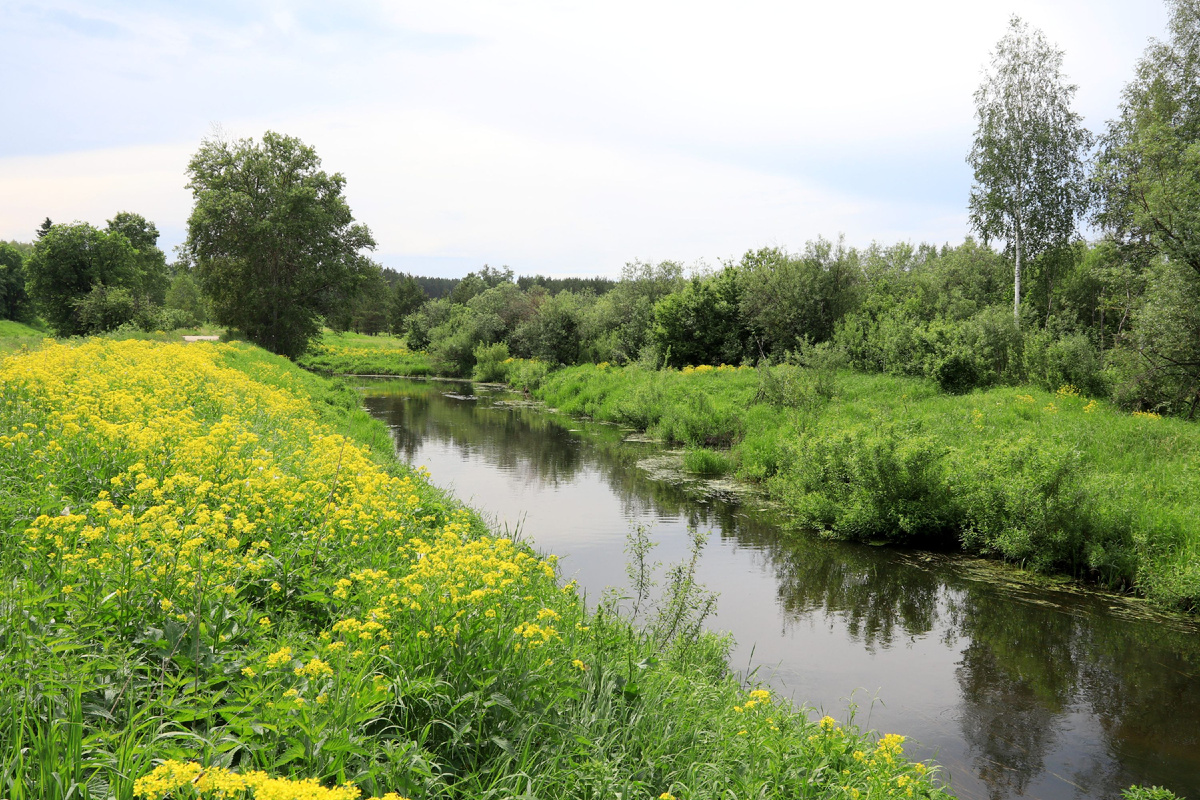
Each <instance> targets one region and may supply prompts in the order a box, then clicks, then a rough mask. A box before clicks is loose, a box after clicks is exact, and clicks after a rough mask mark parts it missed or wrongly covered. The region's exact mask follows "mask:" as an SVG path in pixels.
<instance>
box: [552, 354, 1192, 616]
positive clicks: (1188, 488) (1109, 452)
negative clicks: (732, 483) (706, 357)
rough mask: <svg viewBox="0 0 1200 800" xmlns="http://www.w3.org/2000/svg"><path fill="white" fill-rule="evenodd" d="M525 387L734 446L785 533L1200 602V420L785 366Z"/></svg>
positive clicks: (594, 370) (1176, 602)
mask: <svg viewBox="0 0 1200 800" xmlns="http://www.w3.org/2000/svg"><path fill="white" fill-rule="evenodd" d="M539 396H541V397H542V398H543V399H545V400H546V401H547V402H548V403H550V404H551V405H554V406H557V407H558V408H560V409H562V410H565V411H568V412H574V413H580V414H586V415H588V416H592V417H596V418H599V419H605V420H610V421H615V422H620V423H623V424H627V425H630V426H633V427H636V428H640V429H644V430H648V431H650V432H651V433H654V434H657V435H658V436H660V437H662V438H664V439H666V440H672V441H677V442H682V443H685V444H687V445H689V446H691V447H700V446H706V445H707V446H714V445H716V446H718V447H723V446H725V445H726V444H732V445H733V447H732V450H731V451H730V453H729V455H728V458H730V459H731V460H732V462H733V463H734V464H736V467H737V472H738V474H739V475H740V476H742V477H743V478H746V479H750V480H757V481H762V482H763V483H764V485H765V486H766V488H767V489H768V491H769V492H770V493H771V494H772V495H773V496H774V497H775V498H776V499H778V500H779V501H780V502H781V503H783V504H784V505H785V506H786V507H787V509H788V510H789V511H790V512H791V518H792V519H793V521H794V522H795V524H796V525H797V526H798V527H802V528H807V529H810V530H814V531H817V532H819V533H822V534H824V535H827V536H832V537H836V538H848V539H859V540H891V541H901V542H905V543H910V544H923V545H926V546H935V547H961V548H963V549H966V550H968V551H970V552H975V553H981V554H987V555H994V556H998V557H1001V558H1005V559H1007V560H1010V561H1013V562H1017V563H1021V564H1024V565H1026V566H1029V567H1031V568H1034V569H1039V570H1045V571H1058V572H1066V573H1068V574H1071V575H1074V576H1077V577H1080V578H1084V579H1087V580H1091V581H1094V582H1096V583H1099V584H1100V585H1103V586H1106V587H1110V588H1113V589H1118V590H1135V591H1138V592H1141V593H1143V594H1144V595H1146V596H1147V597H1149V598H1151V599H1153V600H1155V601H1156V602H1158V603H1160V604H1162V605H1165V606H1169V607H1173V608H1177V609H1180V610H1185V611H1192V612H1195V611H1197V610H1200V528H1197V526H1196V524H1195V520H1197V519H1200V472H1197V470H1196V468H1195V464H1196V461H1195V458H1196V456H1195V454H1196V453H1197V452H1200V429H1197V428H1196V426H1194V425H1190V424H1188V423H1186V422H1183V421H1180V420H1175V419H1165V418H1158V417H1156V416H1154V415H1152V414H1150V415H1148V414H1132V415H1131V414H1127V413H1123V412H1121V411H1119V410H1117V409H1116V408H1114V407H1113V406H1111V405H1109V404H1107V403H1103V402H1099V401H1094V400H1088V399H1086V398H1084V397H1081V396H1080V394H1079V393H1078V392H1077V391H1076V390H1075V389H1074V388H1073V387H1070V386H1063V387H1061V388H1060V389H1059V390H1058V391H1057V392H1047V391H1042V390H1038V389H1032V388H1028V387H1024V388H1012V387H1002V388H994V389H990V390H988V391H975V392H972V393H970V394H966V395H947V394H943V393H941V392H939V391H938V390H937V387H936V386H935V385H934V384H933V383H932V382H929V381H924V380H919V379H910V378H900V377H891V376H884V375H865V374H860V373H853V372H848V371H843V372H840V373H836V375H835V374H833V373H830V372H822V371H818V370H811V369H805V368H802V367H793V366H786V365H785V366H777V367H771V368H764V369H758V370H747V369H738V370H733V369H730V368H711V367H709V368H703V369H702V368H696V369H692V370H690V371H689V370H684V371H674V370H665V371H653V370H645V369H640V368H637V367H625V368H615V367H608V366H604V367H600V366H590V365H589V366H581V367H573V368H568V369H564V370H561V371H559V372H557V373H554V374H553V375H551V376H550V377H549V378H548V379H547V381H546V382H545V384H544V386H543V388H542V389H541V390H540V392H539ZM689 457H690V458H692V459H693V461H695V462H696V463H697V464H699V463H700V461H701V459H700V458H699V457H697V456H692V455H690V454H689Z"/></svg>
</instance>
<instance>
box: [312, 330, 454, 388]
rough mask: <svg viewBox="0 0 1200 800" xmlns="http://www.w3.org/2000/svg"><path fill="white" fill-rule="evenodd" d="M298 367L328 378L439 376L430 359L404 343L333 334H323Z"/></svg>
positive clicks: (355, 334) (390, 339)
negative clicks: (350, 376)
mask: <svg viewBox="0 0 1200 800" xmlns="http://www.w3.org/2000/svg"><path fill="white" fill-rule="evenodd" d="M296 364H297V365H299V366H301V367H303V368H304V369H308V370H312V371H314V372H320V373H322V374H325V375H346V374H355V375H395V376H406V377H421V376H423V375H433V374H435V373H436V370H435V369H434V365H433V364H432V362H431V361H430V360H429V356H428V355H426V354H425V353H421V352H415V351H412V350H409V349H408V347H407V346H406V345H405V344H404V340H403V339H399V338H396V337H394V336H387V335H379V336H364V335H362V334H357V333H333V332H332V331H326V332H325V333H324V334H322V336H321V338H320V340H319V341H317V342H314V343H313V345H312V348H311V349H310V350H309V351H308V352H307V353H304V354H303V355H301V356H300V357H299V358H297V359H296Z"/></svg>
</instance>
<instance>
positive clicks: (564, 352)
mask: <svg viewBox="0 0 1200 800" xmlns="http://www.w3.org/2000/svg"><path fill="white" fill-rule="evenodd" d="M512 343H513V352H515V353H517V354H518V355H520V356H523V357H526V358H535V359H537V360H539V361H544V362H546V363H549V364H574V363H576V362H577V361H578V360H579V355H580V298H579V297H578V296H576V295H574V294H572V293H571V292H559V293H558V294H556V295H554V296H553V297H546V298H542V299H541V301H540V303H539V304H538V306H537V309H536V311H534V312H533V313H532V314H530V316H529V317H528V318H527V319H526V320H525V321H524V322H522V323H521V324H520V325H519V326H518V327H517V328H516V330H515V331H514V332H513V335H512Z"/></svg>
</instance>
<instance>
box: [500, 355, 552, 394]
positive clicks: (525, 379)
mask: <svg viewBox="0 0 1200 800" xmlns="http://www.w3.org/2000/svg"><path fill="white" fill-rule="evenodd" d="M507 369H508V372H507V378H506V380H507V381H508V384H509V386H512V387H513V388H514V389H521V390H522V391H529V392H532V391H533V390H535V389H537V388H538V387H539V386H541V385H542V381H544V380H545V379H546V376H547V375H549V374H550V365H549V364H547V363H546V362H545V361H538V360H537V359H536V358H514V359H512V360H511V362H510V363H509V364H508V368H507Z"/></svg>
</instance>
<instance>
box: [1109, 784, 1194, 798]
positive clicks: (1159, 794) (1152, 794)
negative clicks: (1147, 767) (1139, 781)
mask: <svg viewBox="0 0 1200 800" xmlns="http://www.w3.org/2000/svg"><path fill="white" fill-rule="evenodd" d="M1121 797H1122V798H1124V800H1183V798H1181V797H1180V796H1179V795H1177V794H1175V793H1174V792H1172V791H1169V790H1167V789H1164V788H1163V787H1161V786H1137V785H1134V786H1130V787H1129V788H1128V789H1126V790H1125V791H1123V792H1121Z"/></svg>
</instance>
